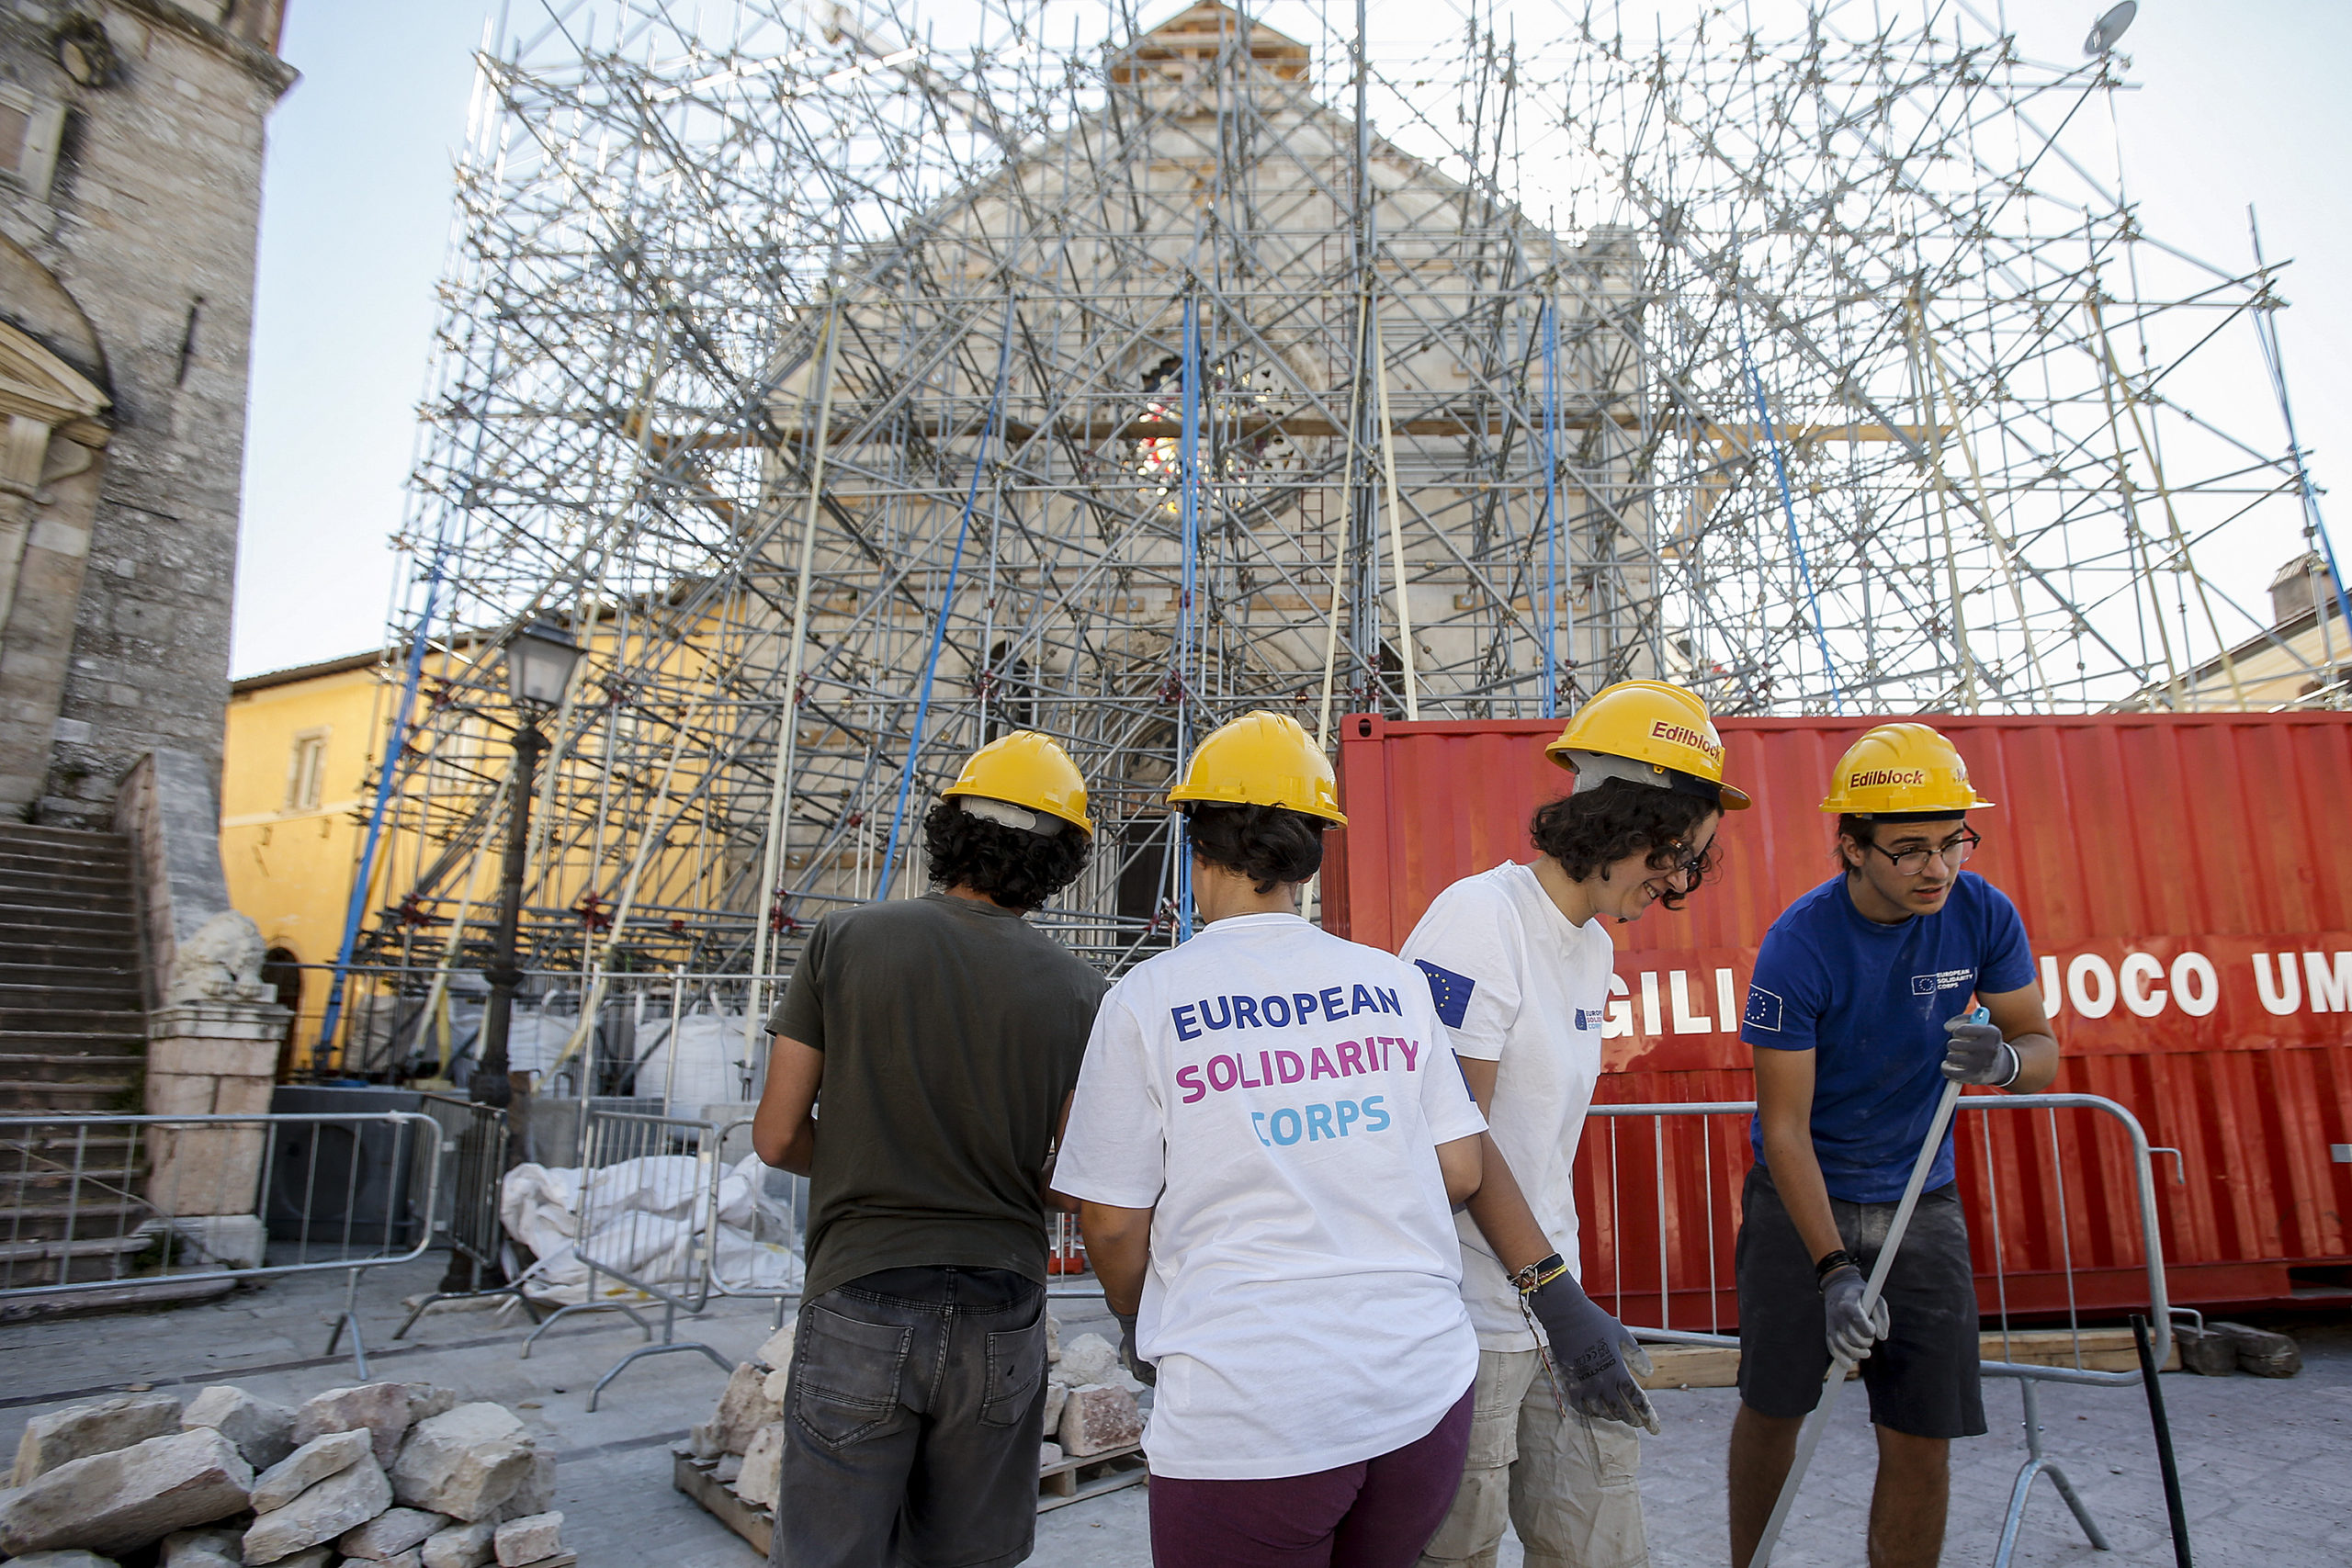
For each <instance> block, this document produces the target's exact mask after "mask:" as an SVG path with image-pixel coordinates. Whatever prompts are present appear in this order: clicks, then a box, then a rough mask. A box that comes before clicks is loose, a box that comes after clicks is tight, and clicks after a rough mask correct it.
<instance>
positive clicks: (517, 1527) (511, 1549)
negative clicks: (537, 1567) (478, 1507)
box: [491, 1514, 563, 1568]
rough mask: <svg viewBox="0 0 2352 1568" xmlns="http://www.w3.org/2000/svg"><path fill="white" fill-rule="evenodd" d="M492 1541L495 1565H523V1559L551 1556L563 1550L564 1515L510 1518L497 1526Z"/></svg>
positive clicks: (503, 1567) (513, 1567) (505, 1567)
mask: <svg viewBox="0 0 2352 1568" xmlns="http://www.w3.org/2000/svg"><path fill="white" fill-rule="evenodd" d="M491 1544H492V1551H495V1552H496V1553H497V1555H498V1568H524V1565H525V1564H526V1563H531V1562H538V1561H540V1560H541V1559H542V1558H548V1557H553V1556H554V1555H555V1554H556V1553H557V1552H559V1551H562V1550H563V1516H562V1515H561V1514H533V1515H530V1516H529V1517H526V1518H520V1519H509V1520H507V1521H506V1522H505V1523H504V1524H503V1525H501V1526H499V1527H498V1533H497V1535H496V1536H494V1537H493V1538H492V1543H491Z"/></svg>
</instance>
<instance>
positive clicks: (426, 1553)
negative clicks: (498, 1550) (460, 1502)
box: [422, 1519, 498, 1568]
mask: <svg viewBox="0 0 2352 1568" xmlns="http://www.w3.org/2000/svg"><path fill="white" fill-rule="evenodd" d="M497 1532H498V1527H497V1526H496V1525H493V1524H492V1523H491V1522H490V1521H489V1520H488V1519H482V1520H481V1521H479V1522H477V1523H474V1524H470V1525H451V1526H449V1527H448V1528H447V1529H443V1530H440V1531H438V1532H436V1533H435V1534H433V1535H429V1536H427V1537H425V1539H424V1547H423V1548H422V1555H423V1557H424V1568H481V1565H482V1564H483V1563H485V1562H489V1561H490V1557H491V1550H492V1547H491V1542H492V1539H493V1538H494V1537H495V1536H496V1534H497Z"/></svg>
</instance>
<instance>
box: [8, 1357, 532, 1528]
mask: <svg viewBox="0 0 2352 1568" xmlns="http://www.w3.org/2000/svg"><path fill="white" fill-rule="evenodd" d="M554 1504H555V1460H554V1459H553V1457H552V1456H550V1455H548V1454H545V1453H541V1452H540V1451H539V1450H537V1447H536V1446H535V1445H534V1443H533V1440H532V1438H531V1434H530V1432H529V1431H528V1430H527V1429H526V1427H524V1425H523V1422H522V1420H521V1418H520V1417H518V1416H515V1414H514V1413H513V1412H512V1411H509V1410H507V1409H506V1408H505V1407H504V1406H503V1405H498V1404H459V1403H458V1396H457V1395H456V1394H455V1393H451V1392H450V1391H449V1390H447V1389H446V1388H435V1387H434V1386H432V1385H430V1384H427V1383H399V1382H371V1383H360V1384H357V1385H356V1386H353V1387H349V1388H332V1389H329V1390H327V1391H326V1392H325V1393H322V1394H320V1395H318V1396H317V1397H316V1398H314V1399H311V1400H310V1401H309V1402H307V1403H306V1404H303V1405H302V1406H301V1407H300V1409H296V1410H288V1409H287V1408H286V1407H285V1406H283V1405H280V1404H272V1403H270V1402H269V1401H267V1400H264V1399H257V1398H255V1397H254V1395H252V1394H250V1393H246V1392H245V1391H244V1390H243V1389H240V1388H234V1387H231V1386H228V1385H225V1384H224V1385H221V1386H219V1387H214V1388H208V1389H205V1390H204V1391H203V1392H202V1393H198V1395H197V1396H196V1397H195V1398H193V1399H191V1400H189V1401H187V1404H185V1405H183V1404H181V1402H180V1401H179V1400H178V1399H176V1398H175V1397H173V1396H172V1395H170V1394H164V1393H136V1394H125V1395H121V1396H119V1397H117V1398H113V1399H104V1400H100V1401H98V1402H96V1404H78V1405H74V1406H73V1407H72V1408H70V1409H65V1410H58V1411H52V1412H51V1413H50V1414H48V1415H46V1416H35V1417H34V1418H33V1420H32V1422H31V1423H30V1424H29V1425H28V1426H27V1427H26V1428H25V1435H24V1438H23V1439H22V1441H20V1442H19V1443H18V1444H17V1462H16V1468H15V1469H14V1471H13V1472H10V1474H9V1476H8V1478H7V1489H6V1490H0V1557H6V1558H7V1559H9V1560H10V1568H116V1562H115V1560H116V1559H118V1558H119V1557H123V1556H126V1555H129V1554H130V1553H133V1552H146V1551H149V1550H150V1549H153V1562H155V1563H156V1565H157V1568H261V1565H263V1564H269V1565H272V1568H336V1565H337V1564H342V1565H344V1568H488V1565H489V1564H492V1563H496V1564H497V1565H498V1568H530V1565H532V1564H537V1563H542V1562H548V1561H549V1560H551V1559H552V1560H555V1561H557V1562H568V1561H569V1559H568V1558H567V1557H565V1556H564V1554H563V1544H562V1529H563V1516H562V1515H561V1514H560V1513H556V1512H554V1511H552V1510H553V1508H554ZM142 1560H143V1559H142Z"/></svg>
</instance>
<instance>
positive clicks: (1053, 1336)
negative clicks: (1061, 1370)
mask: <svg viewBox="0 0 2352 1568" xmlns="http://www.w3.org/2000/svg"><path fill="white" fill-rule="evenodd" d="M1061 1359H1062V1324H1061V1319H1059V1318H1057V1317H1056V1316H1055V1315H1054V1314H1052V1313H1047V1314H1046V1365H1047V1366H1049V1367H1050V1366H1054V1365H1056V1364H1057V1363H1058V1362H1059V1361H1060V1360H1061Z"/></svg>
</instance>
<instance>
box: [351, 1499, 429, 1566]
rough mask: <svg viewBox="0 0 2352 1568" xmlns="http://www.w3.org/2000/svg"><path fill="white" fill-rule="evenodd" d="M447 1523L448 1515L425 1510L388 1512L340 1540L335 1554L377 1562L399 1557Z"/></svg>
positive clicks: (395, 1509)
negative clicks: (339, 1553)
mask: <svg viewBox="0 0 2352 1568" xmlns="http://www.w3.org/2000/svg"><path fill="white" fill-rule="evenodd" d="M448 1523H449V1516H448V1515H447V1514H436V1513H433V1512H431V1511H430V1510H428V1509H424V1508H387V1509H385V1510H384V1511H383V1512H382V1513H380V1514H378V1515H377V1516H376V1517H374V1518H372V1519H369V1520H368V1522H367V1523H366V1524H364V1525H358V1526H355V1527H354V1528H353V1529H347V1530H345V1531H344V1532H343V1533H342V1534H341V1535H339V1536H337V1537H336V1538H335V1542H334V1545H335V1550H336V1551H340V1552H342V1553H343V1554H344V1555H345V1557H360V1558H374V1559H376V1560H378V1561H381V1560H383V1559H385V1558H388V1557H398V1556H399V1555H400V1554H401V1552H403V1551H408V1550H409V1549H410V1548H412V1547H415V1546H422V1545H423V1544H424V1539H425V1538H426V1537H427V1536H429V1535H432V1534H433V1533H434V1532H435V1531H436V1530H438V1529H442V1527H444V1526H446V1525H447V1524H448Z"/></svg>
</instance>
